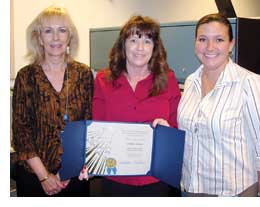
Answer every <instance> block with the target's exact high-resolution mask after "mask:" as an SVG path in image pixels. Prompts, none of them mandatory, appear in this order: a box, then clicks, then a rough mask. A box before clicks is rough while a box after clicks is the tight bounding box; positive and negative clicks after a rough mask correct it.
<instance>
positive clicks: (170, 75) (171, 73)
mask: <svg viewBox="0 0 260 207" xmlns="http://www.w3.org/2000/svg"><path fill="white" fill-rule="evenodd" d="M167 76H168V80H169V81H172V82H175V83H178V81H177V78H176V76H175V74H174V71H173V70H172V69H169V71H168V73H167Z"/></svg>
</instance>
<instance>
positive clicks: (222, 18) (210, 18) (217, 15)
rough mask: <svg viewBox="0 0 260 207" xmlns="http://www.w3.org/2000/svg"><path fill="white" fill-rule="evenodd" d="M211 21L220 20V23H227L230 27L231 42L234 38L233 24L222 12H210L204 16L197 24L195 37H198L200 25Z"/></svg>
mask: <svg viewBox="0 0 260 207" xmlns="http://www.w3.org/2000/svg"><path fill="white" fill-rule="evenodd" d="M210 22H219V23H221V24H223V25H225V26H226V27H227V28H228V36H229V41H230V42H231V41H232V40H233V33H232V27H231V24H230V22H229V21H228V19H227V17H226V16H225V15H224V14H221V13H214V14H208V15H206V16H204V17H202V18H201V19H200V20H199V21H198V23H197V25H196V31H195V37H197V33H198V28H199V27H200V25H202V24H206V23H210Z"/></svg>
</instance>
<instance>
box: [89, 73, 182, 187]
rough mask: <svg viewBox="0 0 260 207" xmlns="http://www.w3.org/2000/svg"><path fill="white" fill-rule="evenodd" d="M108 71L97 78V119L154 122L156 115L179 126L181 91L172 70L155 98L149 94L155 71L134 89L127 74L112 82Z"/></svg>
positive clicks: (140, 181) (135, 181) (139, 181)
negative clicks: (108, 76) (163, 87)
mask: <svg viewBox="0 0 260 207" xmlns="http://www.w3.org/2000/svg"><path fill="white" fill-rule="evenodd" d="M108 72H109V70H104V71H101V72H99V73H98V74H97V76H96V79H95V84H94V97H93V106H92V115H93V119H94V120H103V121H119V122H142V123H151V122H152V121H153V120H154V119H155V118H163V119H165V120H167V121H168V122H169V124H170V125H171V126H173V127H177V106H178V103H179V100H180V90H179V86H178V83H177V80H176V78H175V76H174V74H173V72H172V71H170V72H169V73H168V82H167V87H166V89H165V90H164V91H162V92H161V93H160V94H159V95H156V96H153V97H148V94H149V91H150V89H151V88H152V83H153V74H150V75H149V76H148V77H146V78H145V79H143V80H141V81H139V82H138V83H137V85H136V89H135V91H133V89H132V88H131V86H130V84H129V83H128V81H127V79H126V77H125V76H124V75H121V76H120V77H119V78H118V79H117V80H115V81H114V82H113V81H109V80H107V74H108ZM110 179H112V180H114V181H116V182H120V183H123V184H129V185H145V184H150V183H154V182H158V180H157V179H155V178H154V177H151V176H138V177H136V176H133V177H120V176H117V177H116V178H115V177H113V178H110Z"/></svg>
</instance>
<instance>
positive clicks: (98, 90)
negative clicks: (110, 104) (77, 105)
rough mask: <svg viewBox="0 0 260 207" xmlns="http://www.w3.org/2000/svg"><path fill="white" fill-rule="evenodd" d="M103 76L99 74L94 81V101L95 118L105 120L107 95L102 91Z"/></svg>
mask: <svg viewBox="0 0 260 207" xmlns="http://www.w3.org/2000/svg"><path fill="white" fill-rule="evenodd" d="M102 80H103V79H102V77H101V75H100V74H97V76H96V79H95V81H94V95H93V101H92V116H93V120H105V109H106V107H105V104H106V103H105V97H104V93H103V91H102Z"/></svg>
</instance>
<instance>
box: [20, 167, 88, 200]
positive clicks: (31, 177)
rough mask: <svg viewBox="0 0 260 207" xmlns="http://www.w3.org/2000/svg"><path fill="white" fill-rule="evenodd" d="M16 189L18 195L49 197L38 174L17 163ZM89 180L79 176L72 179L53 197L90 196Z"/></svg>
mask: <svg viewBox="0 0 260 207" xmlns="http://www.w3.org/2000/svg"><path fill="white" fill-rule="evenodd" d="M16 190H17V196H18V197H49V196H48V195H46V194H45V192H44V190H43V189H42V186H41V183H40V182H39V180H38V178H37V176H36V175H35V174H33V173H30V172H28V171H26V170H25V169H24V167H23V166H21V165H16ZM89 191H90V189H89V182H88V181H86V180H83V181H80V180H79V179H78V178H77V177H75V178H72V179H70V182H69V184H68V186H67V187H66V188H65V189H63V190H62V191H61V192H60V193H58V194H55V195H53V196H52V197H83V196H89Z"/></svg>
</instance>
